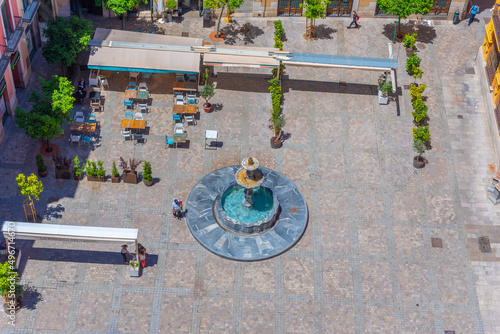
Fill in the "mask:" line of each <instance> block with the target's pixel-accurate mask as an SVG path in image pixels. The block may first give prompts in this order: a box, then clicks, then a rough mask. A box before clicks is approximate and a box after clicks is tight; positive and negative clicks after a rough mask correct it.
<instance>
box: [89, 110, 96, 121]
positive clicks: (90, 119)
mask: <svg viewBox="0 0 500 334" xmlns="http://www.w3.org/2000/svg"><path fill="white" fill-rule="evenodd" d="M87 123H97V118H96V117H95V114H94V113H93V112H92V113H90V114H89V115H88V116H87Z"/></svg>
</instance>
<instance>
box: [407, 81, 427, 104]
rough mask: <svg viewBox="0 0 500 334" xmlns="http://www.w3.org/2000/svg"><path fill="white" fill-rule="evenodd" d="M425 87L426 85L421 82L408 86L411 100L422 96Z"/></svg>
mask: <svg viewBox="0 0 500 334" xmlns="http://www.w3.org/2000/svg"><path fill="white" fill-rule="evenodd" d="M426 88H427V85H425V84H421V85H420V86H417V85H411V86H410V96H411V101H412V102H413V101H415V100H416V99H417V98H419V97H420V98H421V99H422V98H423V97H422V94H423V93H424V91H425V89H426Z"/></svg>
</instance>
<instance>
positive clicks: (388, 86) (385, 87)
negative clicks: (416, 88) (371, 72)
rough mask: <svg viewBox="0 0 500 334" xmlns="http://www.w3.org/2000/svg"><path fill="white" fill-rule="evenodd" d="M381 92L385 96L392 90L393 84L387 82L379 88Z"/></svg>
mask: <svg viewBox="0 0 500 334" xmlns="http://www.w3.org/2000/svg"><path fill="white" fill-rule="evenodd" d="M379 89H380V91H381V92H382V93H384V94H387V92H389V91H390V90H392V82H390V81H386V82H384V84H383V85H382V86H380V87H379Z"/></svg>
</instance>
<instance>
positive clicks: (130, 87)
mask: <svg viewBox="0 0 500 334" xmlns="http://www.w3.org/2000/svg"><path fill="white" fill-rule="evenodd" d="M127 90H137V82H134V81H130V82H129V83H128V86H127Z"/></svg>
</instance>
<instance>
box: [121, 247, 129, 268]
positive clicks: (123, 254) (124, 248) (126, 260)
mask: <svg viewBox="0 0 500 334" xmlns="http://www.w3.org/2000/svg"><path fill="white" fill-rule="evenodd" d="M127 247H128V246H127V245H122V251H121V253H122V257H123V262H125V263H127V264H128V258H127V254H128V255H132V254H131V253H130V252H129V251H128V248H127Z"/></svg>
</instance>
